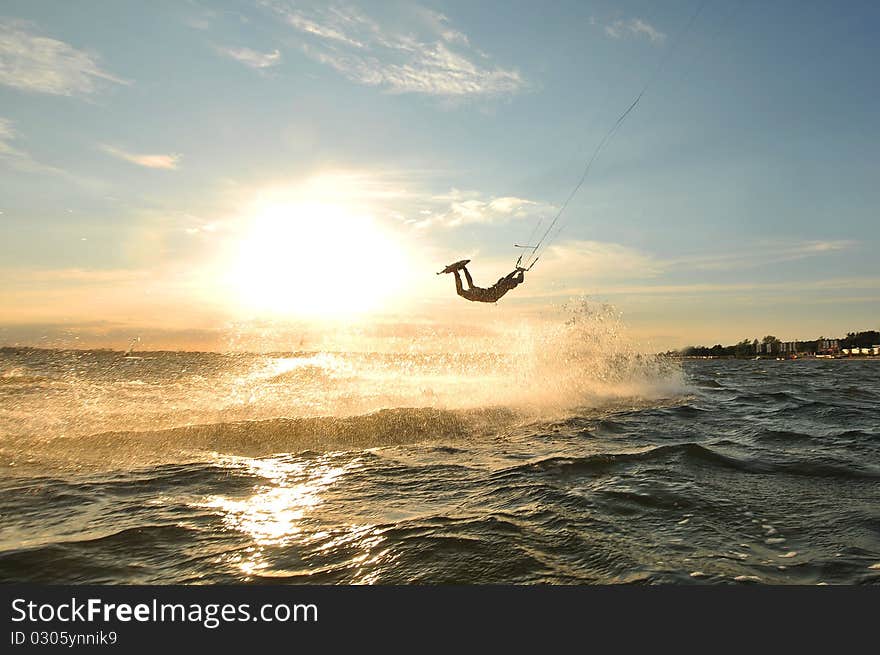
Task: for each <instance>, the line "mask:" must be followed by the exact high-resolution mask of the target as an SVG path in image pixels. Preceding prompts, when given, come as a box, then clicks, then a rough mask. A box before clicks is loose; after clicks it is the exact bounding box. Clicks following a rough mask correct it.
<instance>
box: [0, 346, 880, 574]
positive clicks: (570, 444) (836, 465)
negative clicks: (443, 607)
mask: <svg viewBox="0 0 880 655" xmlns="http://www.w3.org/2000/svg"><path fill="white" fill-rule="evenodd" d="M110 357H111V356H110V355H102V354H100V353H98V354H94V353H92V354H78V355H71V354H69V353H68V354H66V355H64V356H61V355H57V354H56V355H55V356H50V355H47V354H46V353H45V352H43V353H40V352H36V353H27V352H19V351H14V352H6V353H4V354H3V359H2V365H3V368H2V370H0V372H2V371H5V373H3V377H2V378H0V408H2V410H0V411H2V414H0V427H2V437H0V439H2V442H0V475H2V478H0V580H2V581H5V582H10V581H39V582H63V583H162V584H165V583H219V582H241V583H250V582H254V583H263V582H268V581H271V582H289V583H379V584H382V583H563V584H570V583H576V584H580V583H632V582H636V583H684V584H692V583H725V582H739V583H748V582H752V583H781V584H792V583H796V584H817V583H828V584H841V583H843V584H853V583H877V582H878V581H880V361H789V362H776V361H686V362H684V363H683V364H682V366H683V371H679V372H678V375H679V380H678V383H677V384H678V386H677V387H675V388H671V387H666V386H664V385H662V384H659V383H658V382H657V380H642V381H643V382H644V384H643V385H642V386H641V387H638V385H636V387H638V388H635V387H634V388H628V387H627V385H626V384H623V383H625V382H628V381H629V382H632V380H631V379H628V380H621V379H619V378H618V379H615V380H610V381H609V379H608V376H605V377H604V378H603V383H606V384H609V385H612V386H614V385H615V384H617V385H618V386H617V387H615V393H612V394H605V395H602V394H598V393H594V394H593V395H592V396H591V402H589V403H587V404H586V405H585V406H583V407H582V408H579V409H574V410H568V411H565V412H561V411H555V410H554V411H549V410H547V408H546V403H545V405H543V408H544V409H543V410H542V411H537V410H535V409H534V408H531V410H523V409H521V408H518V407H517V408H514V404H513V403H505V402H503V400H502V401H501V402H494V403H493V402H489V400H487V402H486V403H485V404H482V403H479V402H478V403H475V404H474V403H472V404H471V406H461V407H454V406H450V405H449V403H448V402H447V400H448V399H449V398H454V397H456V396H461V395H463V396H466V397H468V398H471V399H473V398H474V397H476V396H477V395H478V390H479V389H478V387H479V388H485V387H487V386H489V387H492V385H495V386H498V385H499V383H498V380H499V379H502V380H503V379H504V375H501V376H500V377H496V378H494V382H493V381H492V380H489V379H487V378H486V377H485V376H483V377H480V376H478V375H476V374H474V375H469V374H467V371H463V370H462V366H463V364H462V362H460V361H457V360H456V361H450V360H449V358H446V359H443V360H442V361H440V360H437V359H434V360H430V361H423V360H420V361H418V362H415V363H413V362H409V363H406V364H405V365H402V364H400V362H397V364H396V367H397V368H396V369H395V371H394V372H393V374H387V370H386V373H384V374H383V373H382V371H383V370H385V369H383V366H384V365H382V366H380V365H378V364H376V361H377V360H378V359H381V358H380V357H379V356H375V357H373V359H372V360H370V359H369V357H368V356H340V355H327V354H318V355H314V354H313V355H309V356H300V357H297V356H288V357H285V358H275V359H273V358H271V357H270V358H266V357H263V358H262V359H259V361H257V360H255V359H253V358H251V359H248V358H246V357H241V358H230V357H224V356H220V355H205V354H203V355H192V354H182V353H165V354H155V355H153V356H152V359H150V358H144V359H142V360H133V359H129V360H122V359H121V358H120V356H119V355H118V354H117V355H114V356H113V357H112V360H111V359H108V358H110ZM368 360H369V361H371V362H372V365H367V362H368ZM278 361H282V362H283V366H281V367H280V368H279V365H278ZM269 365H271V366H270V367H269V368H267V366H269ZM472 365H473V363H472V362H471V363H470V364H467V366H472ZM272 366H274V368H272ZM481 366H482V365H481ZM676 366H677V365H676ZM401 367H402V368H401ZM258 369H259V371H261V377H260V378H259V379H260V380H261V382H260V383H259V384H257V383H255V382H254V381H253V380H254V379H255V378H254V371H255V370H258ZM470 370H471V371H476V370H477V368H471V369H470ZM479 370H481V371H483V370H484V369H483V368H480V369H479ZM498 370H499V369H498V367H497V366H496V367H495V369H494V373H493V375H497V374H498ZM218 371H222V372H223V373H222V375H221V374H220V373H218ZM401 371H403V372H402V373H401ZM484 372H485V371H484ZM508 373H509V371H508ZM383 375H384V377H383ZM511 375H512V373H511ZM390 379H394V384H393V385H391V384H390V382H389V380H390ZM248 380H250V382H248ZM618 383H620V384H618ZM407 385H408V386H407ZM443 385H445V386H443ZM468 385H474V386H473V388H472V387H469V386H468ZM621 385H622V386H621ZM502 386H503V385H502ZM441 387H443V388H442V389H441ZM623 387H627V389H628V390H626V391H625V392H623V391H621V389H622V388H623ZM375 389H381V390H382V393H381V394H380V393H378V392H376V393H373V392H372V391H370V390H375ZM596 389H599V387H598V386H597V387H595V389H594V391H595V390H596ZM646 389H653V391H652V392H651V393H647V392H646V391H645V390H646ZM365 398H366V399H367V400H368V401H369V402H367V400H365ZM419 398H421V399H423V400H424V402H422V403H421V404H417V403H416V402H414V399H415V400H418V399H419ZM487 398H488V399H491V397H490V396H487ZM438 399H439V400H438ZM294 401H295V402H296V403H297V405H296V406H297V411H295V412H293V411H290V407H291V406H292V404H293V403H294ZM331 407H332V408H335V410H336V411H333V412H331V411H329V409H328V408H331ZM340 407H341V408H342V410H341V411H340V409H339V408H340ZM254 408H259V411H257V410H255V409H254ZM380 408H384V409H380Z"/></svg>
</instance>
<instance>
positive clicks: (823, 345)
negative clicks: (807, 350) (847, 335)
mask: <svg viewBox="0 0 880 655" xmlns="http://www.w3.org/2000/svg"><path fill="white" fill-rule="evenodd" d="M816 350H817V351H818V352H819V353H822V354H823V355H836V354H837V353H839V352H840V340H839V339H819V340H818V341H817V342H816Z"/></svg>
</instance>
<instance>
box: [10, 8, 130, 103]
mask: <svg viewBox="0 0 880 655" xmlns="http://www.w3.org/2000/svg"><path fill="white" fill-rule="evenodd" d="M98 80H108V81H110V82H115V83H117V84H129V82H127V81H126V80H123V79H120V78H118V77H116V76H114V75H111V74H110V73H108V72H106V71H104V70H102V69H101V68H100V66H98V62H97V60H96V58H95V56H94V55H91V54H89V53H87V52H85V51H82V50H77V49H76V48H74V47H73V46H71V45H69V44H67V43H64V42H63V41H58V40H56V39H52V38H49V37H46V36H41V35H39V34H38V33H36V32H35V30H34V26H33V25H32V24H31V23H28V22H26V21H20V20H9V19H0V84H5V85H7V86H11V87H14V88H17V89H23V90H25V91H33V92H37V93H51V94H54V95H64V96H72V95H76V94H89V93H94V92H95V91H97V89H98Z"/></svg>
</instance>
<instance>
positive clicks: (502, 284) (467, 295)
mask: <svg viewBox="0 0 880 655" xmlns="http://www.w3.org/2000/svg"><path fill="white" fill-rule="evenodd" d="M461 270H462V271H464V276H465V278H466V279H467V283H468V288H467V289H465V288H464V287H463V286H462V284H461V276H460V275H459V274H458V271H459V269H455V270H454V271H450V272H451V273H453V274H454V275H455V290H456V292H457V293H458V295H459V296H461V297H462V298H464V299H465V300H471V301H473V302H498V299H499V298H501V296H503V295H504V294H505V293H507V292H508V291H510V290H511V289H513V288H514V287H516V286H517V285H519V284H522V283H523V281H524V280H525V269H524V268H520V267H519V266H517V268H516V270H515V271H513V272H512V273H509V274H507V275H505V276H504V277H503V278H501V279H500V280H498V281H497V282H496V283H495V284H493V285H492V286H491V287H489V288H488V289H483V288H482V287H477V286H474V281H473V279H472V278H471V274H470V273H469V272H468V270H467V268H466V267H464V266H462V267H461Z"/></svg>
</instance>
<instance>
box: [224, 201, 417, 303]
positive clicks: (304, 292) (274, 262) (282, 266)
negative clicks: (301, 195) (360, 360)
mask: <svg viewBox="0 0 880 655" xmlns="http://www.w3.org/2000/svg"><path fill="white" fill-rule="evenodd" d="M404 259H405V258H404V255H403V249H402V248H401V247H400V245H399V244H398V243H396V242H395V241H394V239H393V238H392V236H391V235H390V234H388V233H387V232H386V231H385V230H383V229H382V228H381V227H380V226H379V225H378V224H377V223H376V221H375V220H374V219H373V217H372V216H371V215H369V214H368V213H363V212H359V211H357V210H356V209H353V208H350V207H346V206H344V205H334V204H329V203H291V204H288V203H279V204H270V205H268V206H264V207H262V208H260V209H258V210H257V211H256V212H255V214H254V215H253V217H252V218H251V219H250V220H249V222H248V226H247V227H246V229H245V231H244V234H243V235H242V237H241V239H240V240H239V242H238V243H237V247H236V252H235V254H234V256H233V264H232V266H231V268H230V270H229V274H228V285H227V288H231V290H232V291H233V293H234V295H235V302H236V304H237V305H238V306H239V307H240V308H242V309H244V310H245V311H247V312H250V313H252V314H259V315H266V316H274V317H295V316H296V317H316V318H320V317H340V316H346V315H351V314H361V313H366V312H372V311H376V310H379V309H381V308H382V307H383V306H384V305H385V303H387V302H388V301H389V300H390V299H391V298H392V297H393V295H394V294H395V292H396V291H397V290H398V289H399V288H400V285H401V283H402V281H403V264H404Z"/></svg>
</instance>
